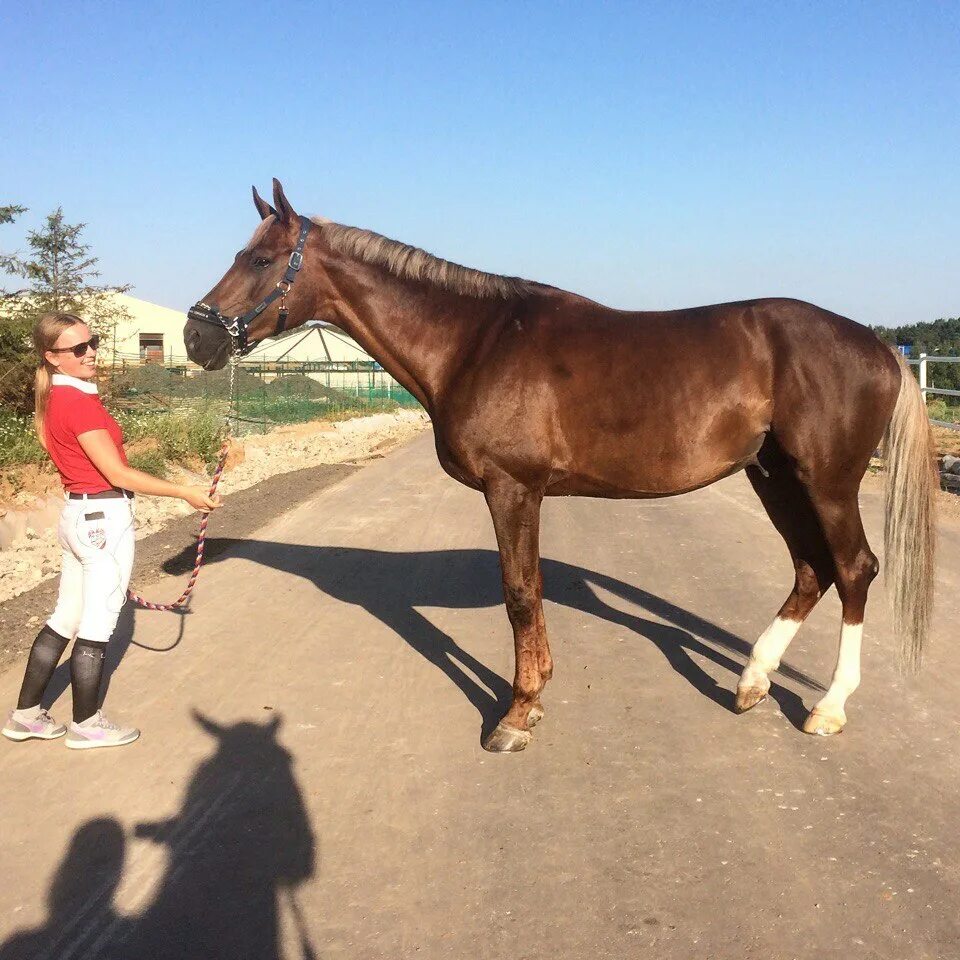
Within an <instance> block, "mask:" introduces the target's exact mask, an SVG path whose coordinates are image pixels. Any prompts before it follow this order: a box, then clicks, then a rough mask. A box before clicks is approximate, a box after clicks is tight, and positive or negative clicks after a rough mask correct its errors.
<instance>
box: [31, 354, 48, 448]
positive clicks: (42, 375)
mask: <svg viewBox="0 0 960 960" xmlns="http://www.w3.org/2000/svg"><path fill="white" fill-rule="evenodd" d="M51 383H52V377H51V375H50V371H49V370H48V369H47V365H46V364H45V363H44V364H41V365H40V366H39V367H37V372H36V373H35V374H34V375H33V424H34V427H35V428H36V431H37V438H38V439H39V440H40V445H41V446H42V447H43V449H44V450H46V449H47V439H46V436H45V434H44V429H43V425H44V421H45V420H46V416H47V400H49V399H50V384H51Z"/></svg>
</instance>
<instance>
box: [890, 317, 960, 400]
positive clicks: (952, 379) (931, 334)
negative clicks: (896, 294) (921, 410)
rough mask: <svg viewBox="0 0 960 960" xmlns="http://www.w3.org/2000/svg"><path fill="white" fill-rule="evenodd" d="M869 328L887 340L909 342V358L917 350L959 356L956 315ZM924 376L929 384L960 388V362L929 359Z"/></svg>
mask: <svg viewBox="0 0 960 960" xmlns="http://www.w3.org/2000/svg"><path fill="white" fill-rule="evenodd" d="M873 330H874V333H876V334H877V336H879V337H880V339H881V340H884V341H886V342H887V343H890V344H899V345H901V346H906V345H909V346H910V348H911V350H910V356H911V358H912V359H916V358H917V357H919V356H920V354H921V353H925V354H927V355H928V356H930V357H931V358H935V357H937V356H941V357H960V317H941V318H940V319H939V320H933V321H925V322H923V323H912V324H907V325H905V326H902V327H874V328H873ZM927 377H928V382H929V385H930V386H936V387H941V388H946V389H949V390H960V363H931V364H930V365H929V366H928V368H927ZM932 396H936V395H935V394H933V395H932Z"/></svg>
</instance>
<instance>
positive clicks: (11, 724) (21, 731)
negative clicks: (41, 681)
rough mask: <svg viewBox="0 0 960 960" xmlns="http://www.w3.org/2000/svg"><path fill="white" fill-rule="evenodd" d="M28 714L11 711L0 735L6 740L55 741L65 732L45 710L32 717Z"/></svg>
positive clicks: (27, 712)
mask: <svg viewBox="0 0 960 960" xmlns="http://www.w3.org/2000/svg"><path fill="white" fill-rule="evenodd" d="M30 713H31V711H29V710H13V711H12V712H11V713H10V716H9V717H8V718H7V723H6V725H5V726H4V728H3V730H0V733H2V734H3V735H4V736H5V737H6V738H7V739H8V740H31V739H36V740H56V739H57V737H62V736H63V735H64V734H65V733H66V732H67V728H66V727H65V726H64V725H63V724H62V723H57V721H56V720H54V719H53V717H51V716H50V714H49V713H47V711H46V710H37V711H36V713H34V714H33V715H32V716H29V714H30ZM25 714H27V715H26V716H25Z"/></svg>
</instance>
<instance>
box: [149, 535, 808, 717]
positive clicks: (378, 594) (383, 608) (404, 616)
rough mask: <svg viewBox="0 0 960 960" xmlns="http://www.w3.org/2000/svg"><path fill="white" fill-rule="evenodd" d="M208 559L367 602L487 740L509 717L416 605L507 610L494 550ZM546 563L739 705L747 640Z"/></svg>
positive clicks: (239, 554) (689, 675)
mask: <svg viewBox="0 0 960 960" xmlns="http://www.w3.org/2000/svg"><path fill="white" fill-rule="evenodd" d="M205 555H206V557H207V559H208V561H210V562H214V563H216V562H218V561H219V560H221V559H225V558H226V557H227V556H230V557H235V558H238V559H245V560H249V561H251V562H254V563H258V564H262V565H265V566H269V567H272V568H274V569H277V570H282V571H284V572H286V573H290V574H293V575H295V576H298V577H303V578H304V579H306V580H308V581H310V582H312V583H313V584H314V585H315V586H316V587H317V588H318V589H319V590H322V591H323V592H324V593H326V594H328V595H330V596H332V597H335V598H336V599H338V600H340V601H342V602H344V603H349V604H353V605H356V606H359V607H362V608H364V609H365V610H366V611H367V612H368V613H370V614H371V615H373V616H374V617H376V618H377V619H378V620H379V621H380V622H381V623H383V624H385V625H386V626H388V627H390V628H391V629H392V630H394V631H395V632H396V633H397V635H398V636H400V637H402V638H403V640H404V641H405V642H406V643H408V644H409V645H410V646H411V647H412V648H413V649H414V650H416V651H417V652H418V653H419V654H420V655H421V656H422V657H423V658H424V659H425V660H426V661H427V662H428V663H430V664H432V665H433V666H434V667H436V668H437V669H439V670H440V671H441V672H442V673H443V674H444V675H445V676H446V677H447V678H448V679H449V680H450V681H451V682H452V683H453V684H454V685H455V686H456V687H457V688H458V689H459V690H460V691H461V692H462V693H463V695H464V697H466V699H467V700H468V701H469V702H470V703H471V704H472V705H473V706H474V707H475V708H476V710H477V712H478V713H479V714H480V717H481V722H482V732H481V735H482V736H486V735H487V734H488V733H489V732H490V731H491V730H492V729H493V728H494V727H495V726H496V724H497V722H498V721H499V720H500V718H501V717H502V716H503V714H504V713H506V711H507V708H508V706H509V704H510V701H511V698H512V685H511V683H509V682H508V681H507V680H506V679H505V678H503V677H501V676H500V675H499V674H498V673H496V672H495V671H493V670H491V669H490V668H489V667H488V666H487V665H486V664H484V663H483V662H481V661H480V660H478V659H477V658H476V657H475V656H473V655H472V654H471V653H469V652H468V651H466V650H464V649H463V647H461V646H460V645H459V644H458V643H457V642H456V640H455V639H454V638H453V637H451V636H450V635H448V634H447V633H445V632H444V631H443V630H441V629H440V628H438V627H437V626H435V625H434V624H433V623H431V621H430V620H429V619H428V618H427V617H425V616H424V615H423V614H421V613H420V612H419V611H418V609H417V608H422V607H440V608H456V609H472V608H481V607H493V606H501V605H502V604H503V588H502V586H501V579H500V558H499V555H498V554H497V552H496V551H494V550H483V549H462V550H435V551H417V552H390V551H385V550H368V549H360V548H354V547H336V546H320V547H314V546H306V545H302V544H288V543H277V542H273V541H266V540H233V539H228V538H221V539H213V540H210V539H208V540H207V542H206V554H205ZM192 565H193V553H192V551H191V550H184V551H183V552H182V553H181V554H178V555H177V556H176V557H174V558H173V559H171V560H170V561H168V562H167V563H166V564H164V570H165V572H167V573H172V574H182V573H183V572H185V570H187V569H190V568H192ZM541 569H542V572H543V584H544V599H545V600H549V601H552V602H553V603H557V604H560V605H563V606H566V607H570V608H572V609H574V610H578V611H580V612H581V613H587V614H590V615H592V616H595V617H598V618H599V619H601V620H605V621H607V622H608V623H611V624H615V625H617V626H619V627H623V628H624V629H626V630H629V631H632V632H633V633H635V634H636V635H638V636H641V637H644V638H645V639H647V640H649V641H650V642H652V643H653V644H654V646H655V647H656V648H657V649H658V650H659V651H660V652H661V654H662V655H663V656H664V658H665V659H666V661H667V662H668V663H669V664H670V666H671V667H672V668H673V670H675V671H676V673H677V674H679V675H680V676H682V677H683V678H685V679H686V680H687V681H688V682H689V683H690V684H691V686H693V687H694V689H696V690H697V691H698V692H699V693H700V694H702V695H703V696H705V697H707V698H708V699H710V700H712V701H713V702H714V703H716V704H717V705H718V706H720V707H722V708H723V709H725V710H728V711H731V712H732V711H733V708H734V701H735V699H736V692H735V690H736V679H737V678H739V675H740V673H741V672H742V670H743V664H744V663H745V662H746V659H747V658H748V657H749V656H750V651H751V645H750V644H748V643H746V642H745V641H744V640H742V639H741V638H740V637H737V636H735V635H734V634H732V633H730V632H729V631H727V630H725V629H723V628H722V627H719V626H717V625H716V624H714V623H711V622H710V621H708V620H705V619H704V618H703V617H699V616H697V615H696V614H694V613H691V612H690V611H688V610H684V609H683V608H681V607H678V606H676V605H675V604H673V603H671V602H670V601H669V600H665V599H664V598H662V597H658V596H656V595H654V594H652V593H649V592H648V591H646V590H643V589H641V588H639V587H635V586H633V585H631V584H627V583H624V582H623V581H621V580H617V579H616V578H614V577H610V576H608V575H606V574H603V573H597V572H596V571H593V570H588V569H585V568H583V567H579V566H576V565H574V564H568V563H564V562H562V561H558V560H551V559H549V558H544V559H543V560H542V561H541ZM598 589H599V590H603V591H606V592H608V593H610V594H611V595H613V596H614V597H618V598H620V599H622V600H625V601H627V602H628V603H629V604H631V605H633V606H634V607H639V608H641V609H642V610H644V611H647V612H649V613H650V614H653V615H654V616H656V617H657V618H658V619H657V620H654V619H650V618H648V617H645V616H642V615H640V614H638V613H634V612H627V611H625V610H622V609H619V608H618V607H615V606H613V605H611V604H610V603H607V602H605V601H604V600H603V599H601V597H600V595H599V594H598V592H597V591H598ZM663 621H666V622H663ZM504 629H505V631H506V635H505V636H509V635H510V632H509V624H508V623H507V622H506V616H504ZM692 654H694V655H698V656H702V657H704V658H705V659H706V660H709V661H711V662H712V663H714V664H716V665H718V666H720V667H722V668H723V669H724V670H727V671H729V673H730V674H732V677H731V680H732V682H731V684H730V686H729V687H727V686H723V685H721V684H718V683H717V681H716V680H714V678H713V677H712V676H710V674H709V673H707V672H706V671H705V670H704V669H703V668H702V667H700V665H699V664H698V663H697V662H696V660H695V659H694V657H693V656H692ZM738 658H739V659H738ZM779 672H780V674H781V675H783V676H785V677H789V678H790V679H792V680H794V681H796V682H797V683H800V684H801V685H804V686H806V687H808V688H810V689H814V690H822V689H823V687H822V686H821V685H820V684H818V683H817V682H816V681H814V680H812V679H811V678H810V677H808V676H806V675H805V674H804V673H802V672H800V671H798V670H796V669H794V668H792V667H790V666H789V665H787V664H784V665H782V666H781V667H780V671H779ZM470 674H472V675H473V676H471V675H470ZM770 696H771V697H772V698H773V699H774V700H775V701H776V702H777V704H778V705H779V707H780V709H781V711H782V712H783V714H784V716H786V717H787V719H788V720H789V721H790V722H791V723H792V724H793V725H794V726H795V727H796V728H797V729H801V727H802V725H803V721H804V719H805V717H806V714H807V710H806V708H805V707H804V705H803V701H802V700H801V698H800V697H799V696H798V695H797V694H796V693H794V692H793V691H792V690H790V689H788V688H787V687H785V686H783V685H782V684H779V683H777V682H776V681H775V680H774V682H773V684H772V685H771V689H770Z"/></svg>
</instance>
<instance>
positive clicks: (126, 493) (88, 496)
mask: <svg viewBox="0 0 960 960" xmlns="http://www.w3.org/2000/svg"><path fill="white" fill-rule="evenodd" d="M120 497H123V498H124V499H125V500H132V499H133V493H132V492H131V491H130V490H116V489H114V490H101V491H100V493H72V492H71V493H68V494H67V499H68V500H117V499H119V498H120Z"/></svg>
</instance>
